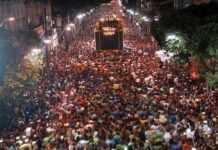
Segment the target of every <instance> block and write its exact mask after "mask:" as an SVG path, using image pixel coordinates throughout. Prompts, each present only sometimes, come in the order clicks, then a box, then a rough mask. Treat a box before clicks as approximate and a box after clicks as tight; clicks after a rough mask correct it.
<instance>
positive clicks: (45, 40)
mask: <svg viewBox="0 0 218 150" xmlns="http://www.w3.org/2000/svg"><path fill="white" fill-rule="evenodd" d="M43 42H44V43H45V44H50V43H51V40H50V39H44V40H43Z"/></svg>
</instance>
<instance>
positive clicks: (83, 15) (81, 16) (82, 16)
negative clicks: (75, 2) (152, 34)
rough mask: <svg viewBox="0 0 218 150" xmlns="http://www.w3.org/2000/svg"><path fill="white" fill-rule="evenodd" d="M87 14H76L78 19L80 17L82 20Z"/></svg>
mask: <svg viewBox="0 0 218 150" xmlns="http://www.w3.org/2000/svg"><path fill="white" fill-rule="evenodd" d="M85 16H86V14H84V13H83V14H78V15H77V16H76V18H77V19H79V20H81V19H83V18H84V17H85Z"/></svg>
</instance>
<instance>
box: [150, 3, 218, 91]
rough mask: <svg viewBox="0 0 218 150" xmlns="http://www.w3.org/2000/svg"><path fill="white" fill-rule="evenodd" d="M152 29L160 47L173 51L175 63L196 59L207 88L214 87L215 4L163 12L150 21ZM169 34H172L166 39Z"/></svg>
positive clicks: (216, 68)
mask: <svg viewBox="0 0 218 150" xmlns="http://www.w3.org/2000/svg"><path fill="white" fill-rule="evenodd" d="M152 31H153V34H154V36H155V37H156V39H157V41H159V43H160V46H161V47H163V48H165V49H166V50H169V51H174V52H175V53H176V54H177V55H176V58H177V59H176V60H178V61H179V62H183V63H187V62H188V61H189V60H190V58H191V59H192V58H194V59H195V60H197V62H198V64H199V65H198V66H199V68H198V70H200V73H201V75H202V76H203V77H205V78H206V79H207V81H208V83H210V86H211V87H216V85H217V84H216V82H215V80H217V79H215V78H216V77H217V75H216V74H217V72H218V62H217V60H218V54H217V53H218V4H216V3H210V4H204V5H200V6H191V7H189V8H186V9H184V10H179V11H175V12H173V13H169V14H166V15H164V16H162V18H161V19H160V21H159V22H156V23H154V24H153V27H152ZM169 34H171V35H174V37H173V38H169V39H167V37H168V35H169ZM211 81H214V82H211ZM212 83H214V84H212Z"/></svg>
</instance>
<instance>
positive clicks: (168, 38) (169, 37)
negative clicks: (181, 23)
mask: <svg viewBox="0 0 218 150" xmlns="http://www.w3.org/2000/svg"><path fill="white" fill-rule="evenodd" d="M166 40H167V41H169V40H178V37H177V36H176V35H175V34H169V35H167V37H166Z"/></svg>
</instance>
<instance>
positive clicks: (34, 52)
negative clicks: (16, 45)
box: [31, 48, 42, 56]
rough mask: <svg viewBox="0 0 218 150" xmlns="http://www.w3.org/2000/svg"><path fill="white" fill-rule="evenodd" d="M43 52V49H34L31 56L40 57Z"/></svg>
mask: <svg viewBox="0 0 218 150" xmlns="http://www.w3.org/2000/svg"><path fill="white" fill-rule="evenodd" d="M41 52H42V50H41V49H39V48H34V49H32V50H31V55H32V56H36V55H39V54H40V53H41Z"/></svg>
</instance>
